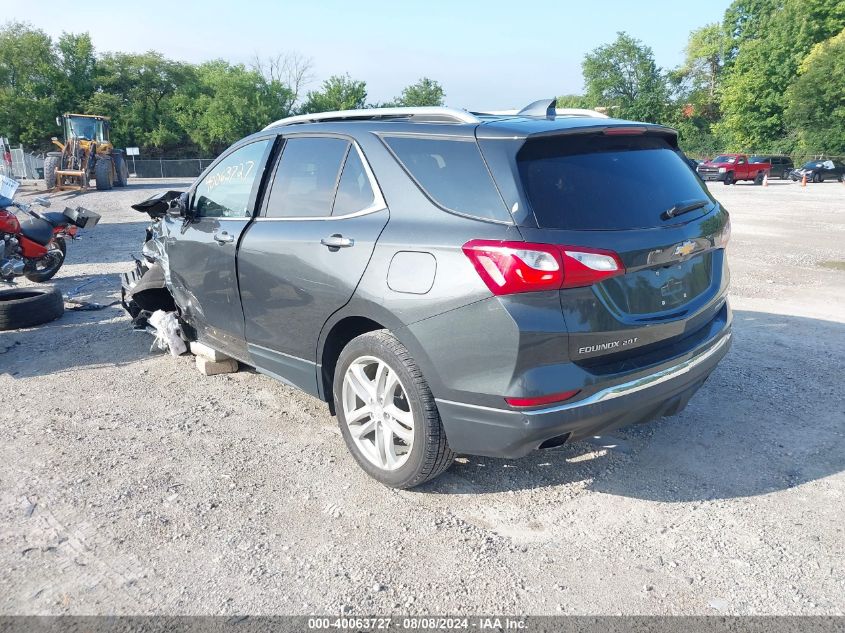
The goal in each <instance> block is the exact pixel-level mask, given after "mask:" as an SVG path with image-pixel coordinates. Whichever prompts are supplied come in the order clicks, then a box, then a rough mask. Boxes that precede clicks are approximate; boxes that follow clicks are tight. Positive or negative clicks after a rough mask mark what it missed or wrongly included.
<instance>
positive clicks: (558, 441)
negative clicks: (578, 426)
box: [537, 433, 570, 449]
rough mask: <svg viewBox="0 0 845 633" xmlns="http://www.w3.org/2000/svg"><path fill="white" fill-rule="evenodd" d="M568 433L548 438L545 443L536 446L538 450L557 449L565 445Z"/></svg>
mask: <svg viewBox="0 0 845 633" xmlns="http://www.w3.org/2000/svg"><path fill="white" fill-rule="evenodd" d="M569 436H570V433H564V434H563V435H555V436H554V437H550V438H549V439H547V440H546V441H545V442H543V443H542V444H540V446H538V447H537V448H538V449H544V448H557V447H558V446H563V445H564V444H566V441H567V440H568V439H569Z"/></svg>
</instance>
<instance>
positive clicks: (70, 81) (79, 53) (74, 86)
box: [55, 33, 97, 113]
mask: <svg viewBox="0 0 845 633" xmlns="http://www.w3.org/2000/svg"><path fill="white" fill-rule="evenodd" d="M56 53H57V66H58V71H59V83H58V84H57V85H56V88H55V90H56V98H57V100H58V106H59V110H60V111H61V112H62V113H64V112H76V111H78V110H80V109H82V107H83V104H84V103H85V102H86V100H87V99H88V98H89V97H90V96H91V94H92V93H93V92H94V88H95V81H96V72H97V57H96V55H95V53H94V44H93V43H92V42H91V37H90V36H89V35H88V33H82V34H78V35H76V34H73V33H62V35H61V37H60V38H59V41H58V43H57V44H56Z"/></svg>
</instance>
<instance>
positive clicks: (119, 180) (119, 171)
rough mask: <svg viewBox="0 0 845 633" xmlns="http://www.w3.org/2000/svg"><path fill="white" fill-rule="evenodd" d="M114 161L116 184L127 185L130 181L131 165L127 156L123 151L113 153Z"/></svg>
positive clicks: (117, 185) (119, 185)
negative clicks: (128, 163)
mask: <svg viewBox="0 0 845 633" xmlns="http://www.w3.org/2000/svg"><path fill="white" fill-rule="evenodd" d="M111 158H112V160H113V161H114V186H115V187H125V186H126V183H127V182H129V167H128V165H127V164H126V157H124V155H123V154H122V153H119V152H115V153H114V154H112V157H111Z"/></svg>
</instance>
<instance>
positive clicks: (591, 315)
mask: <svg viewBox="0 0 845 633" xmlns="http://www.w3.org/2000/svg"><path fill="white" fill-rule="evenodd" d="M162 202H163V203H166V204H164V205H163V206H162V204H161V203H162ZM168 204H169V205H170V208H169V209H168V208H167V206H168ZM136 208H139V209H143V210H146V211H148V212H149V213H150V215H151V216H152V217H154V219H155V220H156V222H155V223H154V225H153V227H152V228H151V229H150V230H149V234H148V240H149V241H148V242H147V244H146V246H145V255H146V260H145V261H144V262H143V263H142V264H139V266H138V269H137V270H136V271H135V272H133V273H132V274H129V275H126V277H125V282H124V286H125V287H124V292H125V295H126V297H125V305H126V306H127V308H128V309H129V310H130V312H131V313H132V315H133V317H135V319H136V323H137V322H138V321H139V320H143V319H144V318H145V317H146V316H149V314H150V312H151V311H152V310H155V309H158V308H164V309H170V310H175V311H176V312H177V314H178V316H179V319H180V320H181V322H182V324H183V330H184V332H185V334H186V336H187V337H192V338H193V337H195V338H197V339H199V340H200V341H202V342H204V343H206V344H207V345H209V346H211V347H213V348H215V349H217V350H219V351H221V352H223V353H225V354H228V355H230V356H232V357H234V358H236V359H238V360H239V361H241V362H243V363H245V364H247V365H250V366H253V367H255V368H256V369H257V370H258V371H260V372H262V373H265V374H268V375H270V376H272V377H274V378H277V379H279V380H281V381H283V382H285V383H287V384H290V385H294V386H296V387H298V388H300V389H302V390H304V391H306V392H308V393H310V394H312V395H313V396H315V397H317V398H319V399H321V400H324V401H325V402H327V403H328V406H329V408H330V410H331V411H332V413H334V414H336V415H337V417H338V419H339V424H340V429H341V431H342V433H343V437H344V439H345V441H346V444H347V445H348V447H349V450H350V451H351V452H352V454H353V455H354V457H355V459H356V460H357V461H358V463H359V464H360V465H361V467H362V468H363V469H364V470H365V471H366V472H368V473H369V474H370V475H372V476H373V477H374V478H376V479H377V480H379V481H381V482H383V483H385V484H387V485H389V486H395V487H402V488H404V487H411V486H416V485H418V484H421V483H423V482H425V481H427V480H429V479H431V478H433V477H435V476H437V475H439V474H440V473H442V472H443V471H444V470H446V469H447V468H448V467H449V465H450V464H451V462H452V461H453V458H454V456H455V454H457V453H465V454H473V455H486V456H494V457H507V458H514V457H520V456H523V455H526V454H527V453H529V452H531V451H534V450H536V449H544V448H550V447H555V446H560V445H562V444H564V443H567V442H573V441H576V440H579V439H582V438H585V437H587V436H591V435H594V434H598V433H602V432H604V431H607V430H608V429H611V428H615V427H619V426H621V425H626V424H632V423H637V422H643V421H646V420H649V419H652V418H655V417H658V416H666V415H673V414H675V413H677V412H678V411H680V410H681V409H682V408H683V407H684V406H685V405H686V403H687V401H688V400H689V399H690V397H691V396H692V395H693V394H694V393H695V391H696V390H697V389H698V388H699V387H700V386H701V385H702V383H703V382H704V381H705V380H706V379H707V377H708V375H709V374H710V373H711V372H712V371H713V369H714V367H715V366H716V364H717V362H718V361H719V360H720V359H721V358H722V357H723V356H724V355H725V353H726V352H727V351H728V347H729V344H730V337H731V312H730V309H729V307H728V301H727V296H726V295H727V288H728V278H729V274H728V267H727V262H726V258H725V246H726V244H727V241H728V236H729V232H730V228H729V227H730V223H729V219H728V213H727V212H726V211H725V210H724V209H723V208H722V207H721V206H720V205H719V203H718V202H717V201H716V200H715V199H714V198H713V197H712V196H711V195H710V193H709V192H708V190H707V189H706V187H705V186H704V185H703V184H702V183H701V181H700V180H699V179H698V178H697V177H696V175H695V173H694V172H693V171H692V169H690V167H689V165H688V164H687V162H686V160H685V158H684V156H683V154H682V153H681V152H680V151H679V149H678V144H677V134H676V132H675V131H674V130H672V129H669V128H666V127H662V126H658V125H650V124H643V123H632V122H629V121H622V120H614V119H609V118H607V117H604V116H603V115H600V114H598V113H589V112H584V111H575V112H572V111H561V110H556V109H555V107H554V101H550V102H537V103H535V104H532V105H530V106H528V107H527V108H525V109H523V110H521V111H519V112H514V113H496V114H486V113H468V112H466V111H462V110H453V109H448V108H391V109H374V110H362V111H346V112H335V113H324V114H319V115H303V116H297V117H292V118H289V119H284V120H281V121H278V122H276V123H274V124H272V125H269V126H268V127H267V128H265V129H264V130H262V131H261V132H258V133H257V134H253V135H252V136H250V137H248V138H245V139H243V140H242V141H239V142H238V143H236V144H235V145H233V146H232V147H231V148H230V149H228V150H227V151H226V152H225V153H224V154H223V155H221V156H220V157H219V158H218V159H217V160H216V162H215V163H214V164H212V165H211V166H210V167H209V168H208V169H207V170H206V171H205V172H204V173H203V174H202V176H200V178H199V179H198V180H197V181H196V183H195V184H194V185H193V186H192V187H191V189H190V190H189V191H188V192H185V193H182V194H181V195H179V193H178V192H172V193H170V194H166V195H165V196H160V197H158V198H156V199H152V200H151V201H147V202H146V203H143V204H141V205H138V206H137V207H136Z"/></svg>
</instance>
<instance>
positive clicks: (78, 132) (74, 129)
mask: <svg viewBox="0 0 845 633" xmlns="http://www.w3.org/2000/svg"><path fill="white" fill-rule="evenodd" d="M68 128H69V129H68V136H75V137H77V138H81V139H85V140H86V141H100V142H102V140H103V122H102V121H101V120H99V119H89V118H85V117H68Z"/></svg>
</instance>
